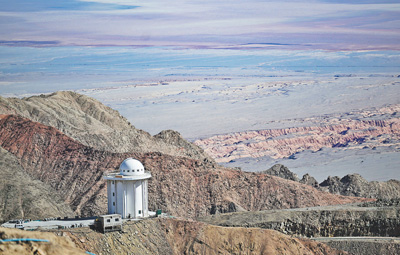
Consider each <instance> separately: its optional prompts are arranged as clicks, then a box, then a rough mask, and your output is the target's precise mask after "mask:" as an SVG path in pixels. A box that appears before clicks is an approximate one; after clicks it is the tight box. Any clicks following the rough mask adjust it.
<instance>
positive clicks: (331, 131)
mask: <svg viewBox="0 0 400 255" xmlns="http://www.w3.org/2000/svg"><path fill="white" fill-rule="evenodd" d="M399 109H400V106H393V107H392V108H383V109H380V110H379V111H376V112H375V113H374V114H372V113H370V112H362V113H359V114H360V115H361V114H363V115H365V118H364V119H362V120H360V119H357V118H355V119H346V118H335V117H331V118H328V119H327V120H325V122H324V123H322V124H321V125H319V126H300V127H293V128H284V129H267V130H257V131H244V132H237V133H230V134H224V135H216V136H212V137H209V138H206V139H201V140H197V141H195V144H197V145H198V146H200V147H201V148H203V149H204V150H205V152H206V153H208V154H209V155H210V156H212V157H213V158H215V160H216V161H217V162H229V161H233V160H236V159H239V158H258V157H264V156H268V157H271V158H275V159H277V158H285V157H290V156H292V155H294V154H295V153H298V152H302V151H305V150H310V151H318V150H320V149H322V148H333V147H348V148H362V147H364V146H367V147H369V148H374V147H378V146H389V145H396V146H397V145H399V144H400V143H399V141H400V119H399V118H398V117H396V116H397V115H396V114H397V112H398V111H399ZM389 113H391V114H389ZM378 114H381V115H382V116H383V117H382V118H384V119H371V115H372V116H375V115H378ZM388 114H389V115H388ZM304 121H306V120H304ZM307 121H309V120H307ZM313 121H315V120H313Z"/></svg>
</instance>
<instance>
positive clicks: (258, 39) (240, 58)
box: [0, 0, 400, 96]
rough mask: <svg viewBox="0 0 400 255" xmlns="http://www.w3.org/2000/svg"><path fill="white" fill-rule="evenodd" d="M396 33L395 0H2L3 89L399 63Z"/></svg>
mask: <svg viewBox="0 0 400 255" xmlns="http://www.w3.org/2000/svg"><path fill="white" fill-rule="evenodd" d="M399 42H400V3H398V1H395V0H382V1H372V0H347V1H345V0H308V1H306V0H279V1H261V0H248V1H239V0H229V1H228V0H219V1H215V0H213V1H210V0H202V1H199V0H192V1H185V0H176V1H169V2H168V3H166V2H165V1H160V0H147V1H139V0H65V1H54V0H18V1H9V0H0V95H2V96H23V95H29V94H35V93H49V92H52V91H55V90H67V89H71V90H76V89H86V88H95V87H96V86H100V87H103V86H108V85H109V83H111V82H119V81H121V80H123V81H126V80H133V79H139V78H140V79H142V78H143V79H150V78H155V79H162V78H163V77H170V76H173V75H181V76H187V75H192V76H195V75H203V76H207V75H210V76H215V75H220V76H221V75H228V76H229V75H232V74H237V75H238V74H240V75H251V71H250V70H252V72H253V73H252V74H253V75H259V74H260V73H263V72H264V71H265V70H270V71H272V70H273V69H275V70H278V69H280V70H282V71H288V70H289V71H304V70H308V71H310V70H311V71H314V72H320V71H321V70H322V69H321V68H320V67H321V66H332V67H340V68H336V69H333V70H330V71H332V72H343V68H348V70H349V71H360V70H363V69H366V68H367V69H368V68H369V69H371V68H374V69H375V70H376V72H381V71H383V69H382V68H387V69H386V71H390V72H396V71H397V70H399V67H400V43H399ZM325 71H327V70H325ZM267 75H268V74H267Z"/></svg>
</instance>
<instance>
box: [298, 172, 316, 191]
mask: <svg viewBox="0 0 400 255" xmlns="http://www.w3.org/2000/svg"><path fill="white" fill-rule="evenodd" d="M299 182H300V183H303V184H306V185H310V186H311V187H314V188H318V187H319V184H318V181H317V180H316V179H315V178H314V177H312V176H311V175H309V174H305V175H303V178H301V180H300V181H299Z"/></svg>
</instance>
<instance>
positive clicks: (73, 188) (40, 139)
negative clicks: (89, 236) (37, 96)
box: [0, 115, 365, 218]
mask: <svg viewBox="0 0 400 255" xmlns="http://www.w3.org/2000/svg"><path fill="white" fill-rule="evenodd" d="M0 146H1V147H3V148H4V149H6V150H8V151H9V152H10V153H12V154H13V155H14V156H15V157H16V158H17V159H18V160H19V163H20V164H21V166H22V167H23V168H24V169H25V170H26V171H27V172H28V173H29V174H30V175H31V176H33V177H34V178H37V179H39V180H41V181H42V182H44V183H46V184H49V185H50V186H51V187H52V188H53V189H55V190H57V191H58V192H59V193H60V194H61V196H62V197H63V199H64V200H65V202H66V203H68V204H70V205H71V207H72V208H73V209H74V210H75V211H76V213H78V214H83V215H96V214H100V213H105V212H106V204H107V203H106V197H105V190H106V186H105V182H104V180H103V179H102V176H103V174H104V173H105V172H108V171H115V170H117V169H118V166H119V164H120V163H121V162H122V161H123V159H125V158H127V157H135V158H137V159H138V160H140V161H141V162H142V163H143V164H144V166H145V167H146V169H147V170H149V171H151V173H152V175H153V178H152V179H151V181H150V183H149V193H150V194H149V201H150V202H149V206H150V209H153V210H155V209H158V208H160V209H163V210H164V211H168V212H169V213H171V214H173V215H178V216H179V215H182V216H183V215H184V216H187V217H192V218H195V217H198V216H201V215H207V214H210V213H211V212H212V211H214V213H218V212H228V211H231V210H232V208H243V209H244V210H250V211H257V210H264V209H272V208H291V207H306V206H317V205H329V204H342V203H350V202H357V201H364V200H365V199H362V198H353V197H343V196H337V195H332V194H329V193H326V192H320V191H317V190H315V189H314V188H312V187H309V186H307V185H303V184H300V183H297V182H293V181H287V180H284V179H281V178H277V177H273V176H270V175H266V174H256V173H247V172H242V171H238V170H232V169H227V168H223V167H221V166H218V165H216V164H214V163H212V162H209V161H207V160H203V161H199V160H195V159H191V158H183V157H173V156H170V155H165V154H162V153H159V152H153V153H126V154H121V153H111V152H105V151H98V150H95V149H93V148H91V147H87V146H85V145H82V144H80V143H79V142H77V141H75V140H73V139H71V138H69V137H67V136H66V135H65V134H63V133H61V132H59V131H58V130H56V129H54V128H52V127H49V126H44V125H43V124H40V123H37V122H32V121H30V120H28V119H25V118H21V117H18V116H13V115H8V116H2V118H1V120H0ZM232 203H233V205H234V206H232Z"/></svg>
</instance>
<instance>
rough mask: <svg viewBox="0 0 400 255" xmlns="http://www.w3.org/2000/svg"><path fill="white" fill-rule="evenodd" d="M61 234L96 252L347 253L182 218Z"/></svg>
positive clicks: (264, 231)
mask: <svg viewBox="0 0 400 255" xmlns="http://www.w3.org/2000/svg"><path fill="white" fill-rule="evenodd" d="M58 234H59V235H61V234H62V235H67V236H69V237H70V238H71V240H73V241H74V242H75V243H76V245H77V246H78V247H80V248H81V249H84V250H89V251H90V252H93V253H95V254H130V253H134V254H176V255H180V254H226V255H228V254H321V255H322V254H326V255H329V254H347V253H346V252H342V251H338V250H335V249H332V248H329V247H328V246H327V245H324V244H321V243H318V242H315V241H311V240H304V239H297V238H294V237H290V236H287V235H284V234H281V233H279V232H277V231H273V230H268V229H256V228H223V227H218V226H212V225H208V224H204V223H201V222H196V221H188V220H179V219H162V218H159V219H148V220H143V221H140V222H137V223H133V222H128V223H126V224H125V225H124V231H123V233H118V232H111V233H107V234H105V235H103V234H99V233H96V232H93V231H74V230H70V231H63V232H58Z"/></svg>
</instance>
